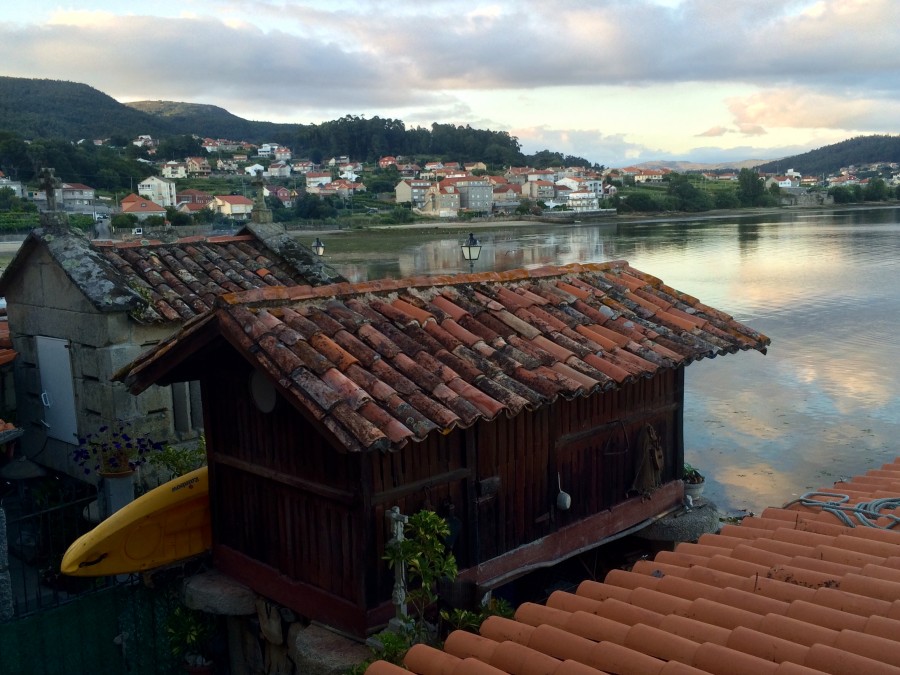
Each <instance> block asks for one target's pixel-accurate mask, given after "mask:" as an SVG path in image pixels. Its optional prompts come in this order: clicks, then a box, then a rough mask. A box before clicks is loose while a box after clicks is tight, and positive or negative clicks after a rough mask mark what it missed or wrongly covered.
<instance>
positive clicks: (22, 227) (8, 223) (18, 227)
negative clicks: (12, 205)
mask: <svg viewBox="0 0 900 675" xmlns="http://www.w3.org/2000/svg"><path fill="white" fill-rule="evenodd" d="M39 224H40V220H39V218H38V214H37V213H35V212H32V213H2V212H0V232H27V231H29V230H31V229H33V228H35V227H37V226H38V225H39Z"/></svg>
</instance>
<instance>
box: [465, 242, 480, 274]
mask: <svg viewBox="0 0 900 675" xmlns="http://www.w3.org/2000/svg"><path fill="white" fill-rule="evenodd" d="M461 249H462V256H463V260H468V261H469V272H474V271H475V261H476V260H478V256H480V255H481V244H480V243H478V240H477V239H476V238H475V235H474V234H472V233H471V232H469V238H468V239H466V240H465V241H464V242H463V243H462V246H461Z"/></svg>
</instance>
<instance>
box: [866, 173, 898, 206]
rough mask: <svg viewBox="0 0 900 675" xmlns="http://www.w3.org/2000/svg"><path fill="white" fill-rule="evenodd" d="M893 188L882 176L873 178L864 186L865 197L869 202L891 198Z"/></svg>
mask: <svg viewBox="0 0 900 675" xmlns="http://www.w3.org/2000/svg"><path fill="white" fill-rule="evenodd" d="M891 196H892V195H891V189H890V188H889V187H888V185H887V183H885V182H884V180H883V179H881V178H872V179H870V180H869V183H868V185H866V187H864V188H863V199H864V200H865V201H867V202H883V201H885V200H887V199H890V198H891Z"/></svg>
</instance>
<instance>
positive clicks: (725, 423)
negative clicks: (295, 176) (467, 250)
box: [329, 209, 900, 512]
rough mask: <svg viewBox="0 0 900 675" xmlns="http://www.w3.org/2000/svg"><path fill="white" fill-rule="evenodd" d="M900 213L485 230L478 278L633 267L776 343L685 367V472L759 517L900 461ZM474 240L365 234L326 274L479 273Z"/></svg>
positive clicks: (723, 502)
mask: <svg viewBox="0 0 900 675" xmlns="http://www.w3.org/2000/svg"><path fill="white" fill-rule="evenodd" d="M898 215H900V211H898V210H897V209H880V210H856V211H849V212H843V213H835V214H829V215H822V214H811V213H803V212H799V213H791V214H786V215H777V216H765V217H755V218H748V219H740V220H736V221H733V222H730V221H717V220H697V221H693V222H677V223H674V222H655V223H647V224H642V225H615V224H611V223H610V224H603V225H599V226H594V225H587V224H584V225H577V226H571V227H559V226H550V225H541V226H532V225H527V226H521V227H513V228H511V227H506V228H502V227H501V228H496V229H492V230H480V231H477V236H478V238H479V239H480V240H481V242H482V244H483V246H484V248H483V249H482V255H481V258H480V259H479V260H478V261H477V262H476V263H475V271H487V270H493V271H503V270H508V269H514V268H520V267H537V266H541V265H547V264H567V263H572V262H601V261H608V260H614V259H626V260H628V261H629V262H630V263H631V264H632V265H634V266H635V267H637V268H638V269H640V270H642V271H644V272H648V273H650V274H653V275H655V276H657V277H659V278H661V279H663V280H664V281H665V282H666V283H668V284H669V285H671V286H674V287H675V288H677V289H679V290H681V291H684V292H686V293H690V294H691V295H695V296H697V297H698V298H700V299H701V300H702V301H704V302H706V303H708V304H711V305H713V306H715V307H718V308H720V309H723V310H725V311H727V312H729V313H731V314H733V315H734V316H735V318H737V319H739V320H741V321H744V322H746V323H748V324H750V325H752V326H753V327H754V328H756V329H758V330H760V331H762V332H764V333H766V334H767V335H769V336H770V337H771V338H772V346H771V348H770V350H769V354H768V355H766V356H763V355H760V354H757V353H741V354H737V355H729V356H727V357H725V358H717V359H714V360H710V361H702V362H699V363H697V364H692V365H691V366H690V367H689V368H687V370H686V386H687V394H686V399H685V447H686V448H687V450H686V454H687V457H688V460H689V461H691V463H693V464H696V465H697V466H699V467H701V468H702V469H703V470H705V472H706V473H707V474H708V478H709V487H708V490H709V492H710V495H711V497H712V498H713V499H714V500H715V501H716V502H717V503H718V504H719V505H720V506H723V507H725V508H727V509H748V510H752V511H756V512H759V511H760V510H761V509H762V508H764V507H765V506H766V505H770V504H780V503H782V502H783V501H785V500H787V499H790V498H791V497H792V496H797V495H800V494H802V493H803V492H806V491H809V490H814V489H818V488H820V487H823V486H830V485H831V484H832V483H833V482H834V481H836V480H838V479H839V478H840V477H841V476H849V475H854V474H857V473H860V472H862V471H865V470H866V469H869V468H873V467H876V466H879V465H880V464H882V463H884V462H887V461H890V460H891V459H893V457H894V456H895V455H896V454H897V450H898V447H897V445H895V443H894V440H893V439H894V438H896V437H897V431H898V429H897V426H898V425H897V422H898V419H900V391H898V390H900V385H898V381H900V378H898V375H900V349H898V347H900V338H898V334H900V322H898V318H897V317H898V316H900V296H898V294H897V293H896V291H895V290H894V289H895V287H896V281H897V279H898V278H900V277H898V265H900V262H898V261H900V225H898V222H900V218H898ZM465 234H467V233H463V232H462V231H458V230H454V231H446V230H444V231H441V230H437V231H435V230H429V231H426V232H422V233H421V234H418V233H417V234H416V235H415V236H412V235H409V234H406V235H397V234H394V235H391V234H384V235H373V236H369V235H368V234H367V235H366V236H363V237H358V238H357V239H358V240H359V241H358V242H357V244H356V245H355V246H350V245H347V243H346V242H342V243H341V245H340V246H339V247H336V248H338V249H340V253H338V254H336V255H334V256H330V257H329V258H330V259H329V262H331V263H332V264H334V265H335V266H336V267H337V268H338V269H339V270H340V271H341V272H342V273H344V274H345V275H346V276H348V277H349V278H351V279H354V280H362V279H367V278H380V277H405V276H413V275H420V274H452V273H457V272H463V271H468V266H467V265H465V264H464V261H463V260H462V256H461V253H460V249H459V245H460V242H461V241H462V239H463V238H464V236H465ZM332 248H333V249H334V248H335V247H332ZM385 251H394V252H395V253H394V254H391V255H386V254H385Z"/></svg>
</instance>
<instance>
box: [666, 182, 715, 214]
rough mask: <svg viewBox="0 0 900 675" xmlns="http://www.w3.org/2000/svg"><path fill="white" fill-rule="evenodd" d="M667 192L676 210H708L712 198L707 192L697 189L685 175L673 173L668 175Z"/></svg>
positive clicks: (710, 206)
mask: <svg viewBox="0 0 900 675" xmlns="http://www.w3.org/2000/svg"><path fill="white" fill-rule="evenodd" d="M667 193H668V194H669V195H670V196H671V197H672V198H673V199H674V205H675V209H676V210H678V211H709V209H711V208H712V199H710V197H709V194H707V193H706V192H704V191H703V190H700V189H698V188H697V187H696V186H695V185H694V184H693V183H692V182H691V181H690V179H689V178H688V177H687V176H684V175H682V174H678V173H673V174H671V175H670V176H669V187H668V190H667Z"/></svg>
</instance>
